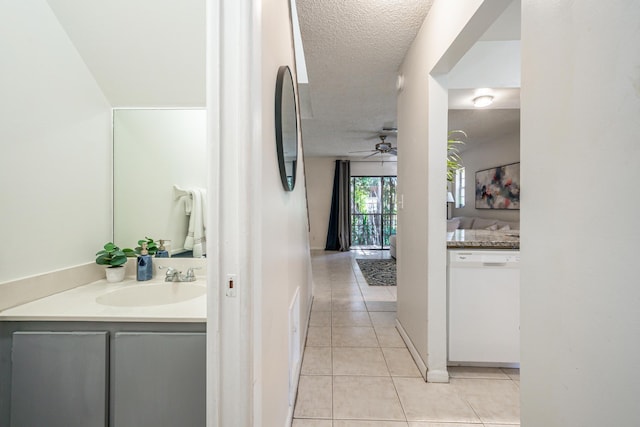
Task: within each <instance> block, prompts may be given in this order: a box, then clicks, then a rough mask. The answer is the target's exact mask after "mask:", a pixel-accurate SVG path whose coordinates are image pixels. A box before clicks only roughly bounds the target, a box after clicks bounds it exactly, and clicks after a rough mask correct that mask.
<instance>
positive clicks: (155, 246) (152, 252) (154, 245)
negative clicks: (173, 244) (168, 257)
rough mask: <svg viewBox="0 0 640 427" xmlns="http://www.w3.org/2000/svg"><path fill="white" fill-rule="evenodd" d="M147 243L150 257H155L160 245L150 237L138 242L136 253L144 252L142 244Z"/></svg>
mask: <svg viewBox="0 0 640 427" xmlns="http://www.w3.org/2000/svg"><path fill="white" fill-rule="evenodd" d="M145 242H146V243H147V251H148V252H149V255H155V254H156V252H158V244H157V243H156V242H154V241H153V239H152V238H150V237H145V238H144V239H140V240H138V246H137V247H136V248H135V253H136V254H140V251H141V250H142V244H143V243H145Z"/></svg>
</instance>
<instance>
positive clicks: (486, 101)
mask: <svg viewBox="0 0 640 427" xmlns="http://www.w3.org/2000/svg"><path fill="white" fill-rule="evenodd" d="M492 103H493V96H491V95H481V96H476V97H475V98H473V106H474V107H477V108H480V107H486V106H488V105H491V104H492Z"/></svg>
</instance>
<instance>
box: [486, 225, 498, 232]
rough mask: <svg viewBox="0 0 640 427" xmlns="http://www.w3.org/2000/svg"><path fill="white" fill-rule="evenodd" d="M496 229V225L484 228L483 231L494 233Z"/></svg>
mask: <svg viewBox="0 0 640 427" xmlns="http://www.w3.org/2000/svg"><path fill="white" fill-rule="evenodd" d="M497 229H498V224H493V225H490V226H488V227H487V228H485V230H489V231H496V230H497Z"/></svg>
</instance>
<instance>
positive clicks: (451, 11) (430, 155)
mask: <svg viewBox="0 0 640 427" xmlns="http://www.w3.org/2000/svg"><path fill="white" fill-rule="evenodd" d="M508 4H509V1H497V0H493V1H491V2H485V1H480V0H477V1H461V0H459V1H451V0H449V1H442V0H440V1H439V0H436V1H435V2H434V4H433V6H432V8H431V10H430V12H429V15H428V16H427V19H426V20H425V22H424V24H423V26H422V28H421V29H420V32H419V33H418V35H417V37H416V39H415V41H414V42H413V44H412V45H411V47H410V49H409V51H408V52H407V55H406V56H405V59H404V62H403V64H402V66H401V69H400V73H402V74H403V75H404V89H403V91H402V92H401V93H400V94H399V96H398V146H400V147H402V148H401V150H399V151H398V197H399V199H402V200H403V204H402V207H401V208H400V209H399V210H398V240H397V245H398V247H397V251H398V322H399V323H400V325H401V327H402V328H403V329H404V331H405V332H406V334H407V335H408V338H409V340H410V345H411V346H412V347H413V348H415V352H416V354H415V356H416V358H417V359H418V363H419V364H420V365H422V366H425V365H426V368H427V369H428V372H426V377H427V380H429V381H447V380H448V374H447V367H446V363H447V355H446V339H447V337H446V304H447V299H446V245H445V241H446V226H445V218H446V215H445V214H446V212H445V209H444V206H445V205H446V173H445V159H446V140H447V110H448V107H447V104H448V97H447V90H446V88H445V87H444V86H443V82H442V81H439V80H438V79H436V78H434V77H433V76H430V73H432V72H434V69H437V70H439V72H442V73H446V72H448V71H450V70H451V68H452V67H453V66H454V65H455V64H456V63H457V62H458V60H459V59H460V58H461V57H462V56H463V55H464V53H465V52H466V51H467V50H468V49H469V48H470V47H471V46H472V45H473V44H474V43H475V41H476V40H477V39H478V38H479V37H480V36H481V35H482V34H483V33H484V32H485V31H486V29H487V28H488V26H489V25H490V24H491V23H492V22H493V21H494V20H495V19H496V18H497V17H498V16H499V15H500V13H502V11H503V10H504V9H505V8H506V7H507V5H508ZM472 18H473V19H472ZM463 29H464V31H463ZM423 374H425V372H423Z"/></svg>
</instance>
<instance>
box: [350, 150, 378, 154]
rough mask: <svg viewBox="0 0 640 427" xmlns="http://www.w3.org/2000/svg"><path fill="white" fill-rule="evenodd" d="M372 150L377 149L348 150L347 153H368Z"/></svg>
mask: <svg viewBox="0 0 640 427" xmlns="http://www.w3.org/2000/svg"><path fill="white" fill-rule="evenodd" d="M372 151H378V150H360V151H349V154H351V153H370V152H372Z"/></svg>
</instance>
